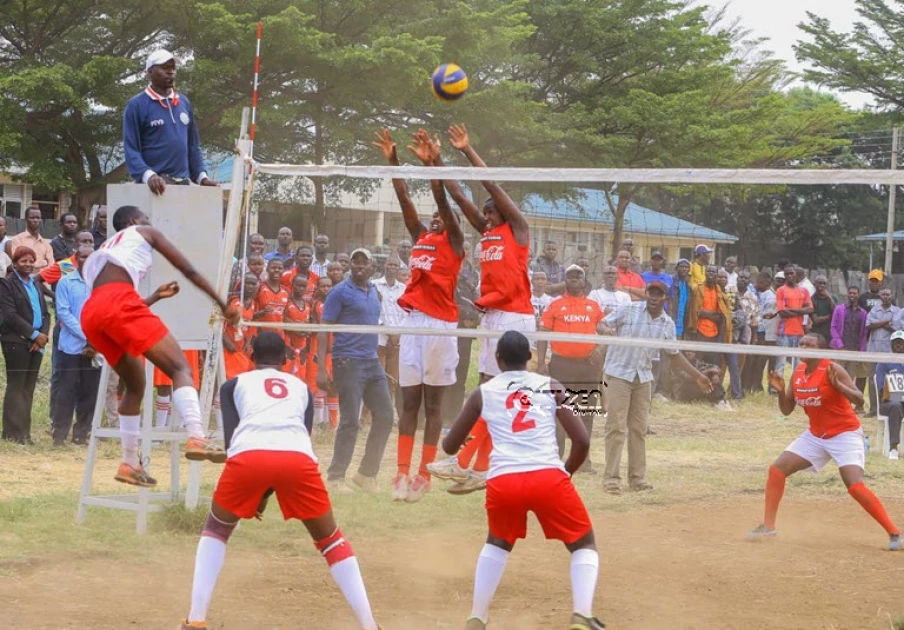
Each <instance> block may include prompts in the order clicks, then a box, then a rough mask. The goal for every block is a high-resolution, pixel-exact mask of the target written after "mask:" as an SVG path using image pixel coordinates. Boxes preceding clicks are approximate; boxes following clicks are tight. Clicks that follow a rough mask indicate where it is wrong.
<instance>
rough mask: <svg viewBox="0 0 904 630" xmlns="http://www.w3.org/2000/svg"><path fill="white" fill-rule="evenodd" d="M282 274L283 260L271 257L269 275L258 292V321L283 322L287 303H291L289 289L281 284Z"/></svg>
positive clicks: (268, 264) (268, 263)
mask: <svg viewBox="0 0 904 630" xmlns="http://www.w3.org/2000/svg"><path fill="white" fill-rule="evenodd" d="M282 274H283V264H282V261H281V260H280V259H278V258H272V259H270V260H269V261H268V262H267V277H266V278H265V279H264V281H263V283H261V288H260V290H259V291H258V292H257V303H256V304H255V306H256V307H257V312H258V314H259V317H258V318H257V321H259V322H270V323H275V322H278V323H282V321H283V314H284V313H285V310H286V304H288V303H289V291H288V289H286V288H285V287H284V286H282V284H281V280H282ZM280 334H281V331H280Z"/></svg>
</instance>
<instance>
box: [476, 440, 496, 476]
mask: <svg viewBox="0 0 904 630" xmlns="http://www.w3.org/2000/svg"><path fill="white" fill-rule="evenodd" d="M492 451H493V439H492V438H491V437H490V434H489V432H487V434H486V435H485V436H484V437H483V440H482V441H481V442H480V445H479V446H478V447H477V461H475V462H474V472H486V471H488V470H489V469H490V453H491V452H492Z"/></svg>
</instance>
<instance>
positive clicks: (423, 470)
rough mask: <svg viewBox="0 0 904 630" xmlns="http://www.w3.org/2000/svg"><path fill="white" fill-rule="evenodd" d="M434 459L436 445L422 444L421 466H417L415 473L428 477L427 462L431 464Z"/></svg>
mask: <svg viewBox="0 0 904 630" xmlns="http://www.w3.org/2000/svg"><path fill="white" fill-rule="evenodd" d="M434 459H436V445H433V446H431V445H429V444H424V447H423V448H422V449H421V467H420V468H418V471H417V474H419V475H421V476H422V477H426V478H427V479H430V471H429V470H427V464H432V463H433V460H434Z"/></svg>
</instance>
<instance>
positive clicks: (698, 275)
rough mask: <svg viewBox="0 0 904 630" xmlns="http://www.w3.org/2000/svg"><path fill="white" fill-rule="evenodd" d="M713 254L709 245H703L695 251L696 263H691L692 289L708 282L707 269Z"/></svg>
mask: <svg viewBox="0 0 904 630" xmlns="http://www.w3.org/2000/svg"><path fill="white" fill-rule="evenodd" d="M712 253H713V250H712V248H711V247H710V246H709V245H704V244H703V243H701V244H700V245H697V247H696V248H695V249H694V262H692V263H691V274H690V279H691V288H692V289H693V288H694V287H697V286H699V285H701V284H703V283H704V282H706V268H707V267H708V266H709V257H710V255H711V254H712Z"/></svg>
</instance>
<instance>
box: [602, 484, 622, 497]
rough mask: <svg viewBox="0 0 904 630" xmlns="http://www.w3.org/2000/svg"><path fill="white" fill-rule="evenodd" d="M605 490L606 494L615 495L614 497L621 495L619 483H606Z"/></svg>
mask: <svg viewBox="0 0 904 630" xmlns="http://www.w3.org/2000/svg"><path fill="white" fill-rule="evenodd" d="M603 490H605V491H606V494H614V495H619V494H621V488H620V487H619V485H618V484H617V483H604V484H603Z"/></svg>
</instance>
